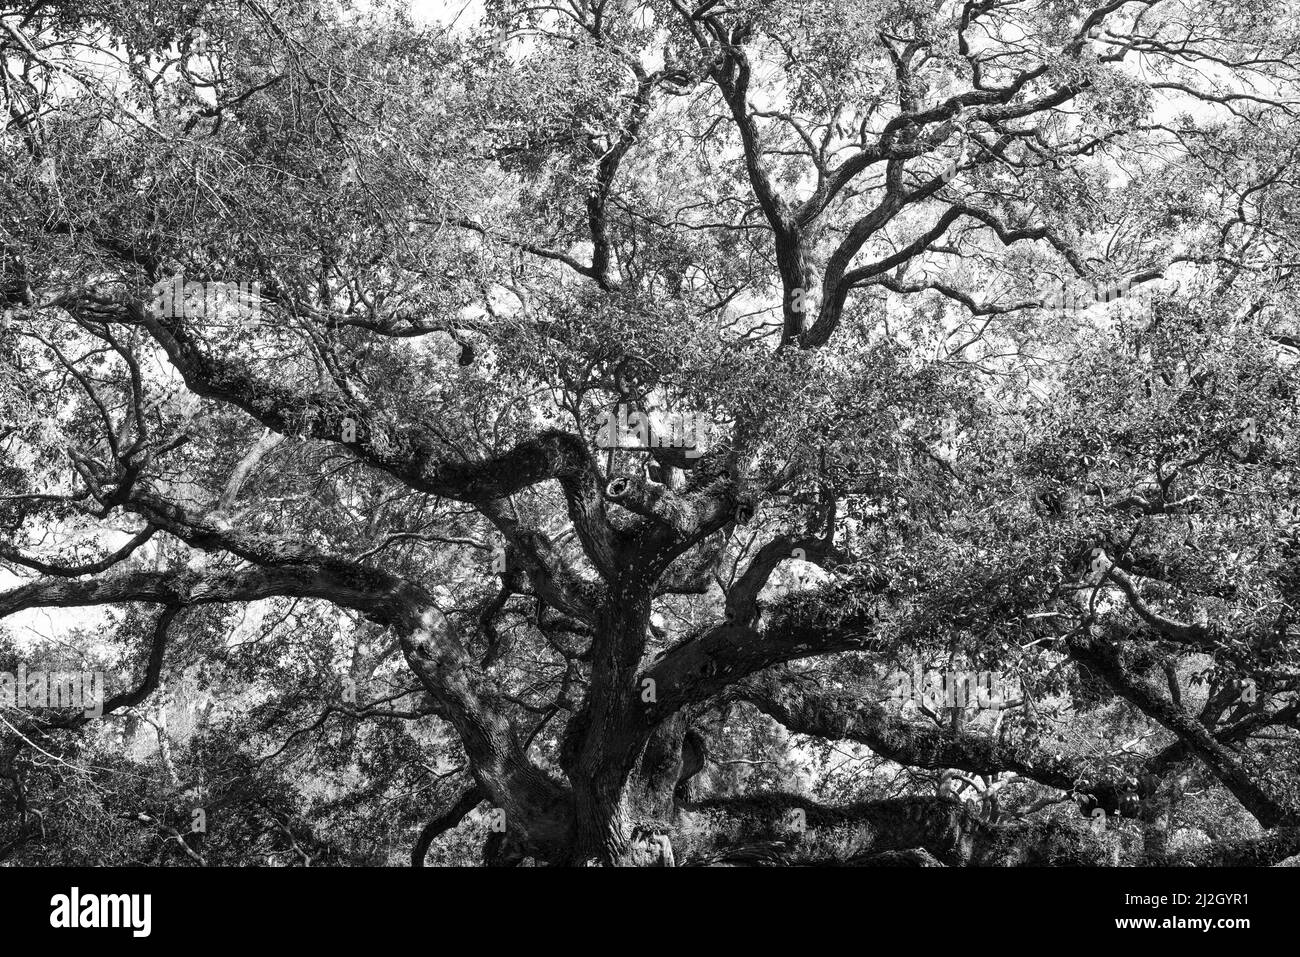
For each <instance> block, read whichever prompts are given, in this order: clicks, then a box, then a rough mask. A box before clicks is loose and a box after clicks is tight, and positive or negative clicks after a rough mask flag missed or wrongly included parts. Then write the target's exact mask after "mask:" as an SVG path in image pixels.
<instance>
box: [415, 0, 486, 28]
mask: <svg viewBox="0 0 1300 957" xmlns="http://www.w3.org/2000/svg"><path fill="white" fill-rule="evenodd" d="M409 2H410V5H411V13H412V14H413V15H414V16H415V18H416V19H417V20H423V21H426V22H428V23H447V22H448V21H451V20H456V21H457V22H469V23H473V22H474V21H475V20H477V19H478V18H479V16H480V15H481V14H482V13H483V0H409Z"/></svg>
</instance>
